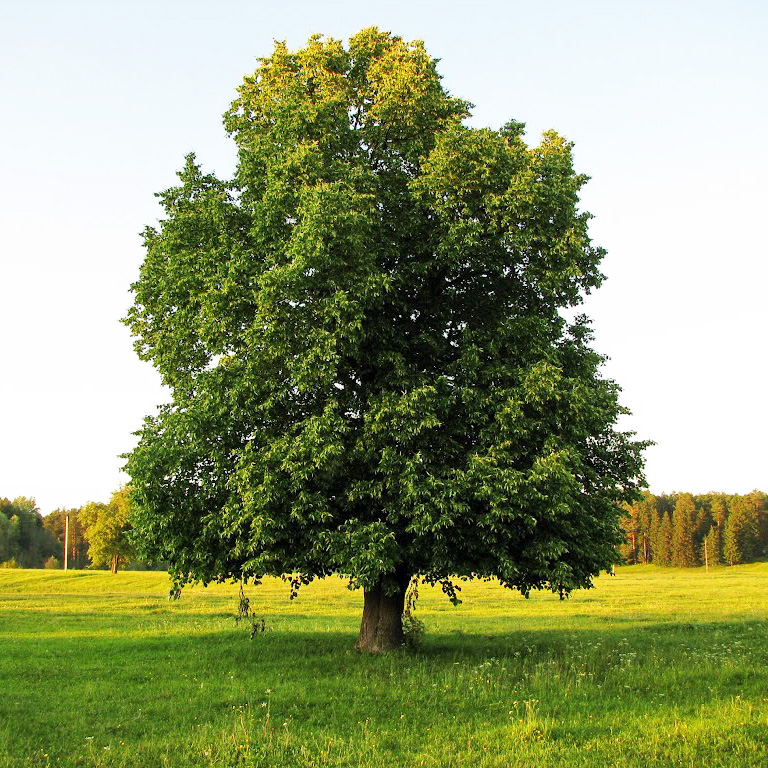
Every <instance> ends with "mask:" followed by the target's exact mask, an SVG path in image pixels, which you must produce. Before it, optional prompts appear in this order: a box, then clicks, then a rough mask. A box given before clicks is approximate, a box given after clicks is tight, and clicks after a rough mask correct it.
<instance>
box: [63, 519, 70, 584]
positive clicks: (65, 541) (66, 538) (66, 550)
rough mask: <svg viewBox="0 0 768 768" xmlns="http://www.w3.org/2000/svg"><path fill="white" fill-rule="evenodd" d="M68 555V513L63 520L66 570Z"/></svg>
mask: <svg viewBox="0 0 768 768" xmlns="http://www.w3.org/2000/svg"><path fill="white" fill-rule="evenodd" d="M68 557H69V515H67V517H66V520H65V522H64V570H65V571H66V570H67V558H68Z"/></svg>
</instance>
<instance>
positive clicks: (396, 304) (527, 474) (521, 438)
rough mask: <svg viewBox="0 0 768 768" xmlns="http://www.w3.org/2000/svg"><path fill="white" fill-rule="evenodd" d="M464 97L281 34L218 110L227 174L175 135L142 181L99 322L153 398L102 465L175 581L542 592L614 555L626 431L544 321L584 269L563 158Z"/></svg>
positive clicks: (634, 454) (636, 465)
mask: <svg viewBox="0 0 768 768" xmlns="http://www.w3.org/2000/svg"><path fill="white" fill-rule="evenodd" d="M468 106H469V105H468V104H467V103H466V102H464V101H462V100H460V99H456V98H453V97H451V96H450V95H449V94H448V93H447V91H446V90H445V89H444V88H443V86H442V84H441V82H440V76H439V75H438V73H437V70H436V61H435V60H434V59H432V58H431V57H430V56H429V55H428V54H427V52H426V51H425V49H424V46H423V44H422V43H420V42H414V43H406V42H404V41H403V40H401V39H400V38H398V37H395V36H392V35H390V34H389V33H384V32H380V31H379V30H377V29H375V28H372V29H366V30H363V31H362V32H360V33H359V34H357V35H355V36H354V37H353V38H352V39H351V40H350V42H349V46H348V47H344V46H343V45H342V44H341V43H340V42H339V41H335V40H330V39H328V40H325V39H322V38H320V37H313V38H312V39H311V40H310V41H309V43H308V45H307V47H306V48H304V49H302V50H299V51H296V52H292V51H289V50H288V49H287V48H286V46H285V45H284V44H281V43H280V44H277V45H276V46H275V50H274V52H273V54H272V55H271V56H270V57H268V58H265V59H262V60H260V63H259V66H258V69H257V70H256V72H255V73H254V74H253V75H252V76H249V77H246V78H245V81H244V83H243V84H242V86H241V87H240V89H239V96H238V98H237V99H236V101H235V102H234V103H233V105H232V108H231V109H230V110H229V112H228V113H227V115H226V127H227V130H228V131H229V133H230V135H231V136H232V138H233V139H234V141H235V142H236V144H237V147H238V151H239V162H238V168H237V172H236V174H235V177H234V178H233V179H232V180H228V181H222V180H219V179H217V178H215V177H214V176H212V175H210V174H206V173H203V171H202V170H201V168H200V167H199V166H198V164H197V163H196V162H195V159H194V157H193V156H190V157H188V158H187V162H186V164H185V166H184V168H183V170H182V171H181V172H180V173H179V179H180V185H179V186H177V187H174V188H172V189H169V190H167V191H166V192H164V193H162V194H161V195H160V200H161V203H162V205H163V207H164V210H165V218H164V219H163V220H162V221H161V223H160V225H159V227H157V228H148V229H147V230H146V231H145V234H144V241H145V245H146V258H145V261H144V264H143V266H142V268H141V273H140V276H139V279H138V280H137V281H136V282H135V283H134V285H133V286H132V290H133V293H134V296H135V302H134V305H133V307H132V308H131V309H130V311H129V313H128V316H127V318H126V322H127V324H128V325H129V326H130V328H131V330H132V332H133V334H134V336H135V338H136V342H135V344H136V349H137V352H138V353H139V355H140V356H141V357H142V358H143V359H145V360H149V361H151V362H152V363H153V364H154V365H155V366H156V367H157V369H158V370H159V371H160V373H161V374H162V377H163V381H164V382H165V384H166V385H167V386H168V387H169V388H170V391H171V394H172V400H171V402H170V404H168V405H166V406H165V407H163V408H161V409H160V412H159V413H158V415H156V416H153V417H148V418H147V419H146V421H145V423H144V427H143V429H142V430H141V432H140V441H139V444H138V446H137V448H136V449H135V450H134V451H133V453H132V454H130V456H129V457H128V464H127V470H128V472H129V474H130V475H131V477H132V498H133V500H134V503H135V505H136V509H135V512H134V514H133V518H132V519H133V525H134V526H135V529H136V532H137V540H138V541H139V543H140V546H141V548H142V550H143V552H144V554H145V556H147V557H148V558H150V559H152V558H154V559H158V560H163V561H167V562H168V563H170V565H171V567H172V570H173V573H174V575H175V577H176V580H177V584H183V583H184V582H188V581H195V580H202V581H203V582H205V583H208V582H211V581H214V580H225V579H236V580H238V579H240V578H241V577H245V578H251V577H260V576H262V575H264V574H274V575H278V574H281V573H298V574H303V575H304V576H306V577H307V578H314V577H319V576H323V575H325V574H328V573H330V572H340V573H343V574H346V575H348V576H349V577H350V579H351V582H352V584H353V585H355V586H363V587H371V588H373V587H377V588H381V589H383V590H384V591H385V592H387V593H391V592H396V591H397V590H400V589H402V586H401V585H402V584H407V583H408V579H409V578H410V576H411V575H413V574H422V575H423V576H424V577H426V578H427V579H428V580H429V581H430V583H436V582H438V581H444V580H446V579H448V578H449V577H451V576H455V575H459V576H462V575H467V576H468V575H471V574H474V575H482V576H496V577H498V578H500V579H501V581H502V583H503V584H504V585H505V586H507V587H510V588H516V589H519V590H521V591H522V592H523V593H525V594H528V593H529V592H530V590H532V589H540V588H545V589H551V590H553V591H555V592H558V593H560V594H561V595H564V594H567V593H568V592H570V591H571V590H572V589H575V588H578V587H587V586H589V585H590V584H591V581H592V578H593V577H594V576H595V574H597V573H598V572H599V571H600V570H601V569H604V568H608V567H610V566H611V564H612V563H613V562H614V560H615V546H616V545H617V544H619V543H620V540H621V537H620V532H619V520H620V517H621V505H622V503H624V502H630V501H632V500H633V499H635V498H636V496H637V489H638V488H639V487H641V486H642V484H643V478H642V459H641V451H642V448H643V447H644V444H643V443H641V442H637V441H635V440H634V439H633V437H632V435H631V434H628V433H624V432H620V431H617V430H616V428H615V425H616V421H617V418H618V417H619V415H620V414H622V413H623V412H624V409H623V408H622V407H621V406H620V405H619V403H618V392H619V388H618V386H617V385H616V384H615V383H614V382H613V381H610V380H607V379H604V378H602V377H601V375H600V368H601V365H602V362H603V358H602V357H601V356H600V355H599V354H598V353H596V352H595V351H594V350H593V349H592V348H591V346H590V342H591V334H590V330H589V324H588V321H587V319H586V318H585V317H583V316H581V317H577V318H576V319H575V320H574V321H573V322H570V323H569V322H566V320H564V319H563V314H564V313H563V312H562V310H563V309H568V308H572V307H574V306H577V305H578V304H579V303H580V302H581V300H582V297H583V296H584V294H585V293H588V292H589V291H590V290H592V289H593V288H595V287H597V286H598V285H599V284H600V282H601V280H602V275H601V274H600V271H599V263H600V261H601V259H602V257H603V251H602V250H601V249H600V248H597V247H595V246H593V245H592V243H591V242H590V239H589V236H588V233H587V223H588V220H589V218H590V217H589V214H587V213H585V212H583V211H580V210H579V208H578V203H579V192H580V189H581V187H582V186H583V184H584V183H585V181H586V177H584V176H582V175H580V174H577V173H576V172H575V171H574V169H573V166H572V156H571V145H570V144H569V143H568V142H566V141H565V140H564V139H562V138H561V137H560V136H558V135H557V134H555V133H553V132H548V133H546V134H544V136H543V139H542V141H541V144H540V145H538V146H535V147H532V148H529V147H528V146H527V145H526V143H525V142H524V141H523V137H522V124H520V123H516V122H510V123H509V124H508V125H507V126H506V127H505V128H503V129H501V130H490V129H475V128H471V127H468V126H467V125H466V124H464V123H463V120H464V119H465V118H466V117H467V116H468ZM403 577H404V578H403Z"/></svg>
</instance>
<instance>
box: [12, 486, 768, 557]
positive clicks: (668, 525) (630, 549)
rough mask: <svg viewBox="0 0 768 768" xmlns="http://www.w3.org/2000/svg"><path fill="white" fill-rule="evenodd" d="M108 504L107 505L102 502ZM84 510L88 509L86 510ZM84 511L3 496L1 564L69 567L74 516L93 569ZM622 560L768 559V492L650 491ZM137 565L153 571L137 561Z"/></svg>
mask: <svg viewBox="0 0 768 768" xmlns="http://www.w3.org/2000/svg"><path fill="white" fill-rule="evenodd" d="M98 506H101V507H105V506H106V505H98ZM83 509H84V508H83ZM83 509H57V510H55V511H54V512H51V513H50V514H49V515H46V516H45V517H43V516H42V515H41V514H40V511H39V510H38V508H37V505H36V503H35V500H34V499H31V498H27V497H23V496H22V497H19V498H17V499H14V500H13V501H10V500H9V499H3V498H0V567H6V568H44V567H46V568H61V567H63V563H64V527H65V519H66V517H67V515H69V557H68V566H69V567H70V568H87V567H89V566H91V558H90V557H89V556H88V540H87V538H86V531H85V526H84V524H83V520H82V519H81V518H82V517H83V515H82V512H83ZM623 528H624V533H625V542H624V544H622V545H621V546H620V547H619V553H620V555H621V562H624V563H628V564H630V565H633V564H638V563H655V564H656V565H672V566H680V567H683V568H688V567H694V566H699V565H710V566H714V565H737V564H739V563H746V562H750V561H752V560H765V559H768V494H765V493H763V492H762V491H752V493H748V494H746V495H744V496H738V495H733V496H732V495H727V494H724V493H707V494H703V495H699V496H694V495H692V494H690V493H674V494H669V495H667V494H663V495H661V496H654V495H653V494H651V493H647V494H645V496H644V497H643V499H642V501H639V502H637V503H636V504H633V505H632V506H631V507H628V510H627V517H626V518H625V520H624V524H623ZM132 567H133V568H146V567H148V566H147V565H146V564H142V563H138V562H135V563H133V565H132Z"/></svg>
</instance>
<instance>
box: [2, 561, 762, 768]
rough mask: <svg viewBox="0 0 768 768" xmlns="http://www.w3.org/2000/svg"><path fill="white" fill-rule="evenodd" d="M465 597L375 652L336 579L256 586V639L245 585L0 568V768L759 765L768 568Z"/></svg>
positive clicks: (357, 607) (648, 574)
mask: <svg viewBox="0 0 768 768" xmlns="http://www.w3.org/2000/svg"><path fill="white" fill-rule="evenodd" d="M462 586H463V591H462V593H461V594H462V597H463V599H464V603H463V605H461V606H459V607H453V606H451V605H450V603H448V601H447V600H446V599H445V597H444V596H443V595H442V594H441V593H440V591H439V589H434V590H433V589H430V588H428V587H422V588H421V595H420V599H419V603H418V608H417V616H418V617H419V618H420V619H422V620H423V621H424V622H425V623H426V626H427V635H426V637H425V639H424V642H423V645H422V647H421V648H420V649H419V650H418V651H417V652H406V653H397V654H392V655H389V656H384V657H369V656H362V655H359V654H356V653H354V652H353V651H352V650H351V648H352V645H353V643H354V638H355V635H356V632H357V629H358V625H359V620H360V612H361V605H362V596H361V595H360V593H359V592H351V591H349V590H348V589H346V588H345V585H344V582H343V581H341V580H339V579H328V580H325V581H323V582H317V583H314V584H311V585H309V586H308V587H306V588H303V589H302V591H301V592H300V594H299V597H298V598H297V599H296V600H295V601H290V600H289V599H288V587H287V586H286V585H285V584H283V583H282V582H280V581H279V580H269V581H267V582H266V583H265V584H264V585H262V586H261V587H258V588H251V589H249V590H247V593H248V595H249V596H250V597H251V600H252V608H253V610H254V612H255V614H256V615H257V616H258V617H263V619H264V622H265V625H266V628H267V630H268V631H267V632H265V633H263V634H262V633H258V634H256V635H255V636H254V638H253V639H252V640H251V639H249V635H250V632H249V627H247V626H245V625H244V624H242V623H241V624H239V625H236V624H235V622H234V615H235V613H236V610H237V594H238V590H237V587H236V586H232V585H214V586H211V587H209V588H208V589H203V588H195V589H191V590H188V591H185V592H184V594H183V596H182V598H181V600H180V601H176V602H170V601H169V600H168V599H167V595H168V589H169V583H168V578H167V576H166V575H165V574H161V573H151V572H127V573H120V574H117V575H116V576H112V575H111V574H109V573H105V572H69V573H67V574H64V573H61V572H50V571H13V570H0V766H2V768H17V767H19V768H27V767H28V766H37V765H39V766H46V765H51V766H147V767H149V766H173V767H175V766H211V767H213V766H216V767H217V768H218V767H220V766H418V765H424V766H509V765H521V766H523V765H524V766H558V767H559V766H564V767H566V766H595V767H596V768H597V767H599V768H604V767H605V766H667V765H670V766H671V765H684V766H697V767H698V766H734V767H735V766H761V767H762V766H765V765H768V639H767V638H766V631H767V630H768V565H767V564H757V565H750V566H741V567H736V568H720V569H716V570H712V571H711V572H710V573H708V574H705V573H704V571H703V569H691V570H681V569H662V568H657V567H653V566H634V567H626V568H619V569H617V575H616V576H615V577H609V576H605V577H601V578H600V579H599V580H598V582H597V586H596V588H595V589H594V590H590V591H585V592H580V593H576V594H574V596H573V597H572V598H571V599H570V600H568V601H564V602H560V601H559V600H558V599H557V597H556V596H553V595H550V594H534V595H533V596H532V597H531V599H530V600H524V599H523V598H521V597H520V596H519V595H516V594H514V593H510V592H507V591H504V590H502V589H501V588H500V587H499V586H498V585H496V584H493V583H484V582H467V583H464V584H462Z"/></svg>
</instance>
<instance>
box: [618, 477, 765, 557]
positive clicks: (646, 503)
mask: <svg viewBox="0 0 768 768" xmlns="http://www.w3.org/2000/svg"><path fill="white" fill-rule="evenodd" d="M623 530H624V536H625V540H624V542H623V543H622V545H621V547H620V548H619V549H620V553H621V555H622V556H623V558H624V560H625V561H626V562H629V563H638V562H644V563H650V562H654V563H656V564H658V565H676V566H680V567H691V566H695V565H700V564H703V563H704V561H705V553H704V549H705V542H706V559H707V562H708V564H709V565H718V564H721V563H723V562H726V563H728V564H729V565H735V564H737V563H742V562H748V561H750V560H754V559H757V558H760V557H763V556H764V555H765V554H766V553H768V495H766V494H765V493H763V492H762V491H752V492H751V493H749V494H746V495H744V496H726V495H725V494H722V493H707V494H703V495H698V496H693V495H692V494H690V493H682V494H672V495H669V496H667V495H661V496H654V495H653V494H650V493H646V494H644V497H643V499H642V501H639V502H636V503H635V504H633V505H631V506H629V507H628V509H627V515H626V517H625V520H624V523H623ZM640 552H642V557H641V556H640V554H639V553H640Z"/></svg>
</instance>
